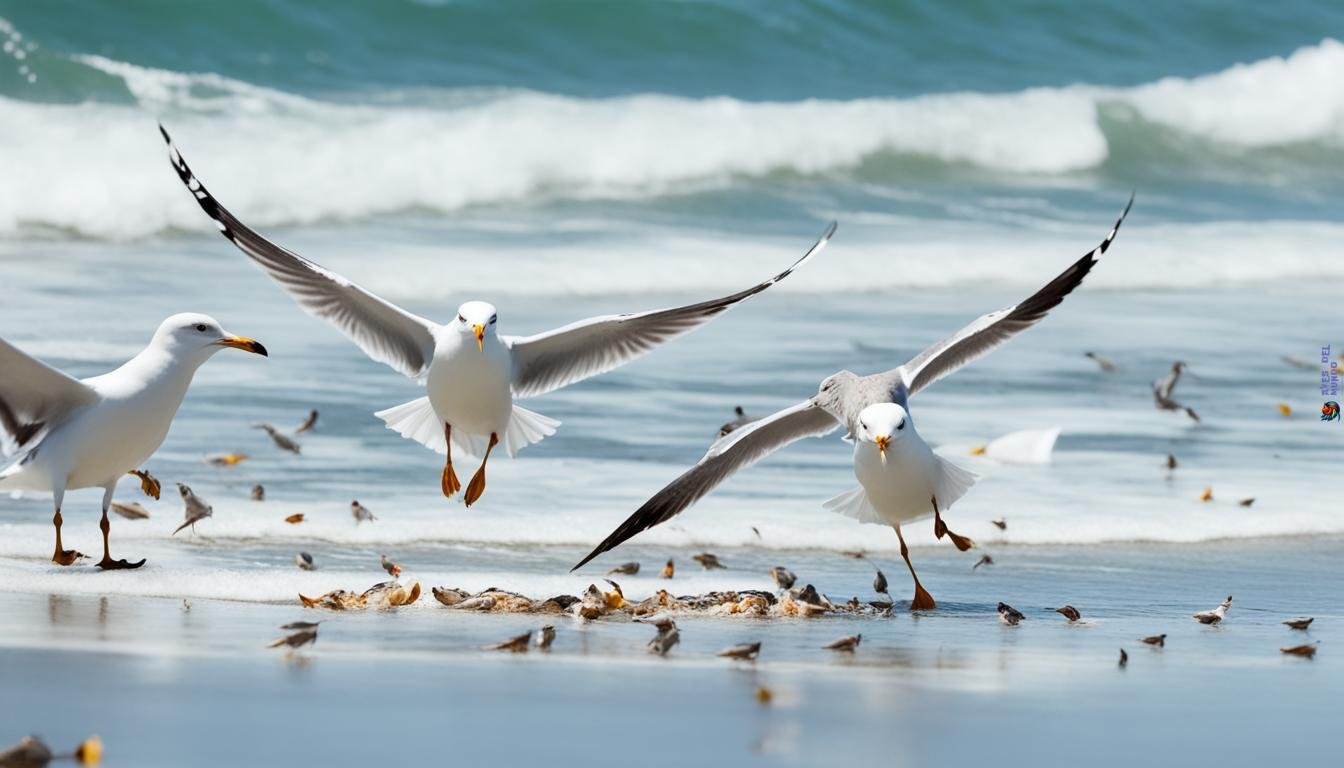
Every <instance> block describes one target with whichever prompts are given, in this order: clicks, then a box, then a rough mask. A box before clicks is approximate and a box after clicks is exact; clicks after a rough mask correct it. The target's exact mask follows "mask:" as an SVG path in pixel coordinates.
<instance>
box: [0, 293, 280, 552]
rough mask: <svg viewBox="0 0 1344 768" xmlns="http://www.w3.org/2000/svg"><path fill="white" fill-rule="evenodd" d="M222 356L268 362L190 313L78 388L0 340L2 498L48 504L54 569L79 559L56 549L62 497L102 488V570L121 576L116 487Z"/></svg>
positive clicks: (245, 342) (251, 345) (247, 343)
mask: <svg viewBox="0 0 1344 768" xmlns="http://www.w3.org/2000/svg"><path fill="white" fill-rule="evenodd" d="M224 347H235V348H239V349H244V350H247V351H249V352H255V353H257V354H262V355H265V354H266V349H265V347H262V346H261V345H260V344H258V343H257V342H255V341H253V340H251V339H247V338H243V337H240V336H234V335H232V334H229V333H226V332H225V331H224V330H223V329H221V328H220V327H219V323H218V322H216V321H215V320H214V319H213V318H211V317H208V316H206V315H197V314H180V315H173V316H172V317H170V318H168V319H167V320H165V321H163V323H162V324H161V325H160V326H159V328H158V330H157V331H156V332H155V334H154V338H153V339H151V340H150V342H149V345H148V346H147V347H145V348H144V350H142V351H141V352H140V353H139V354H137V355H136V356H135V357H133V358H131V359H130V360H129V361H127V362H126V363H125V364H124V365H122V366H121V367H120V368H118V369H116V370H115V371H112V372H111V373H106V374H103V375H102V376H94V377H92V378H88V379H83V380H79V379H75V378H72V377H70V376H67V375H66V374H64V373H62V372H60V371H58V370H56V369H55V368H51V367H49V366H47V365H46V364H44V363H42V362H39V361H38V360H36V359H34V358H32V357H29V356H28V355H27V354H25V353H23V352H22V351H20V350H19V349H17V348H15V347H13V346H11V345H10V344H9V343H7V342H5V341H3V340H0V427H3V429H0V455H3V456H5V457H6V458H11V459H12V460H13V461H12V463H11V464H10V465H9V466H7V467H5V468H4V469H3V470H0V490H24V491H46V492H50V493H51V494H52V495H53V496H54V501H55V508H56V516H55V518H54V519H53V522H54V523H55V525H56V539H57V548H56V554H55V556H54V557H53V560H55V561H56V562H58V563H61V564H62V565H69V564H70V563H71V562H73V561H74V556H75V555H76V554H77V553H73V551H69V552H67V551H66V550H62V549H61V548H60V526H61V519H60V512H61V505H62V503H63V501H64V498H65V492H66V491H67V490H73V489H77V488H102V489H103V523H102V527H103V532H104V533H103V562H101V563H99V565H100V566H102V567H104V568H110V567H118V563H115V562H113V561H112V559H111V558H110V557H109V556H108V554H107V529H108V523H107V510H108V508H109V507H110V506H111V504H112V494H113V491H114V490H115V489H116V485H117V481H118V480H120V479H121V478H122V477H123V476H124V475H126V474H128V473H130V472H132V471H133V470H135V469H136V468H137V467H139V466H141V465H142V464H143V463H144V462H145V461H146V460H147V459H149V457H150V456H152V455H153V454H154V452H155V451H157V450H158V448H159V445H160V444H162V443H163V439H164V437H166V436H167V435H168V428H169V426H171V424H172V421H173V417H174V416H175V415H176V414H177V409H178V407H179V406H180V405H181V404H182V399H183V397H185V396H186V393H187V388H188V387H189V386H190V385H191V380H192V377H193V376H194V375H195V374H196V369H197V368H199V367H200V366H201V365H202V364H203V363H204V362H205V361H206V360H209V359H210V357H211V356H213V355H214V354H215V353H216V352H218V351H219V350H220V349H222V348H224ZM63 561H66V562H63ZM142 562H143V561H142ZM125 563H126V561H124V560H123V561H120V564H121V566H122V567H125Z"/></svg>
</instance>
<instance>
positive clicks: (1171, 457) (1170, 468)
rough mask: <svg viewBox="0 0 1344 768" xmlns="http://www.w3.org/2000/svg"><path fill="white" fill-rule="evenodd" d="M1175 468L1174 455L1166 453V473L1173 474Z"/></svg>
mask: <svg viewBox="0 0 1344 768" xmlns="http://www.w3.org/2000/svg"><path fill="white" fill-rule="evenodd" d="M1176 467H1177V463H1176V455H1175V454H1172V453H1168V454H1167V471H1168V472H1175V471H1176Z"/></svg>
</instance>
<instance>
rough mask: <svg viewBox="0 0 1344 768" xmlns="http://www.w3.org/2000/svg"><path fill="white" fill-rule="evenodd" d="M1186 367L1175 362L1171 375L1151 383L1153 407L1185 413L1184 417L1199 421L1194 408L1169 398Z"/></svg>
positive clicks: (1179, 362) (1172, 365) (1178, 361)
mask: <svg viewBox="0 0 1344 768" xmlns="http://www.w3.org/2000/svg"><path fill="white" fill-rule="evenodd" d="M1187 367H1188V366H1187V365H1186V364H1185V363H1183V362H1181V361H1180V360H1177V361H1176V362H1174V363H1172V364H1171V373H1168V374H1167V377H1166V378H1165V379H1158V380H1157V381H1154V382H1153V405H1154V406H1155V407H1157V409H1158V410H1161V411H1185V415H1187V416H1189V417H1190V418H1192V419H1194V420H1195V421H1199V414H1197V413H1195V409H1194V408H1190V407H1188V406H1185V405H1182V404H1181V403H1178V402H1176V400H1174V399H1173V398H1172V396H1171V393H1172V392H1174V391H1176V383H1177V382H1179V381H1180V380H1181V374H1182V373H1183V372H1184V371H1185V369H1186V368H1187Z"/></svg>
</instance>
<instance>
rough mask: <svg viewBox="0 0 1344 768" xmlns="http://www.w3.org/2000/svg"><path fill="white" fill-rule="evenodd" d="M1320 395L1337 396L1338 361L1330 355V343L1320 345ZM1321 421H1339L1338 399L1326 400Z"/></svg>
mask: <svg viewBox="0 0 1344 768" xmlns="http://www.w3.org/2000/svg"><path fill="white" fill-rule="evenodd" d="M1321 397H1339V361H1338V360H1333V359H1331V357H1330V345H1329V344H1326V345H1325V346H1323V347H1321ZM1321 421H1339V401H1337V400H1326V401H1325V404H1324V405H1322V406H1321Z"/></svg>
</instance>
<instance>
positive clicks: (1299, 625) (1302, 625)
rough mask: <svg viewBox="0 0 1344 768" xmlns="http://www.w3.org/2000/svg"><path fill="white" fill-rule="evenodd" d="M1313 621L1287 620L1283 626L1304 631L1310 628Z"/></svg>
mask: <svg viewBox="0 0 1344 768" xmlns="http://www.w3.org/2000/svg"><path fill="white" fill-rule="evenodd" d="M1313 621H1315V619H1289V620H1287V621H1285V622H1283V625H1284V626H1285V627H1288V628H1290V629H1306V628H1307V627H1310V626H1311V622H1313Z"/></svg>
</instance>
